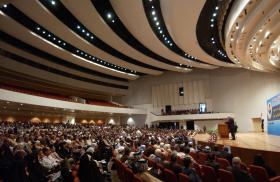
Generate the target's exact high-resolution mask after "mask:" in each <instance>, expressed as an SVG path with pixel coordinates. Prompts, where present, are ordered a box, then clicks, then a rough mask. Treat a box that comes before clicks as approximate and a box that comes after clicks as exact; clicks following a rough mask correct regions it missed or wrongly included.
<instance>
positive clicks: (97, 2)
mask: <svg viewBox="0 0 280 182" xmlns="http://www.w3.org/2000/svg"><path fill="white" fill-rule="evenodd" d="M91 2H92V4H93V5H94V7H95V8H96V10H97V11H98V12H99V15H100V16H101V17H102V18H103V20H104V21H105V22H106V23H107V24H108V26H110V28H111V29H112V30H113V31H114V32H115V33H116V34H117V35H118V36H119V37H120V38H122V39H123V40H124V41H126V42H127V43H128V44H129V45H131V46H132V47H134V48H135V49H137V50H138V51H139V52H142V53H143V54H145V55H146V56H149V57H151V58H153V59H156V60H157V61H160V62H163V63H167V64H170V65H172V66H180V67H182V68H190V66H188V65H182V64H181V65H178V63H176V62H173V61H171V60H168V59H166V58H164V57H162V56H160V55H158V54H156V53H155V52H153V51H151V50H150V49H148V48H147V47H145V46H144V45H143V44H142V43H141V42H140V41H139V40H138V39H136V38H135V37H134V36H133V35H132V34H131V33H130V32H129V31H128V30H127V28H126V27H125V26H124V24H123V23H122V21H121V20H120V19H119V17H118V15H117V14H116V12H115V11H114V9H113V7H112V5H111V3H110V1H109V0H91Z"/></svg>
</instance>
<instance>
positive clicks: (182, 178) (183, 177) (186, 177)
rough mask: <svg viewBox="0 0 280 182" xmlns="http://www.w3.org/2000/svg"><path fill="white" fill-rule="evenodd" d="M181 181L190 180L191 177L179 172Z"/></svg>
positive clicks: (186, 181) (187, 181)
mask: <svg viewBox="0 0 280 182" xmlns="http://www.w3.org/2000/svg"><path fill="white" fill-rule="evenodd" d="M179 182H189V177H188V176H187V175H185V174H183V173H179Z"/></svg>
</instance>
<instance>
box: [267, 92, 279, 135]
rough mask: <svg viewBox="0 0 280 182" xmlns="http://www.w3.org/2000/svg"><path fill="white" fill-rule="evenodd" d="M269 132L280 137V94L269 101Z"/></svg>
mask: <svg viewBox="0 0 280 182" xmlns="http://www.w3.org/2000/svg"><path fill="white" fill-rule="evenodd" d="M267 131H268V134H271V135H279V136H280V93H279V94H278V95H276V96H274V97H272V98H271V99H269V100H267Z"/></svg>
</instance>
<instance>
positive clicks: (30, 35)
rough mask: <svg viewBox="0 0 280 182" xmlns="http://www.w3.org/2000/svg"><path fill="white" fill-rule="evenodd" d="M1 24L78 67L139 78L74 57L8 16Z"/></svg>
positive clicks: (28, 42) (21, 38)
mask: <svg viewBox="0 0 280 182" xmlns="http://www.w3.org/2000/svg"><path fill="white" fill-rule="evenodd" d="M0 22H1V24H3V25H6V26H2V27H1V29H2V30H3V31H4V32H9V34H10V35H12V36H13V37H15V38H17V39H19V40H21V41H23V42H26V43H27V44H30V45H33V46H34V47H36V48H38V49H40V50H44V51H46V52H49V53H52V54H53V55H57V56H58V57H59V58H61V59H64V60H67V61H69V62H72V63H74V64H76V65H81V66H84V67H86V68H90V69H93V70H96V71H100V72H103V73H107V74H108V73H109V74H110V75H114V76H118V77H122V78H127V79H136V78H137V77H138V76H136V75H130V74H126V73H120V72H116V71H112V70H110V69H107V68H105V67H104V68H103V67H98V66H97V65H96V64H94V63H92V62H89V61H88V60H86V59H83V58H82V57H78V56H73V54H72V53H70V52H68V51H66V50H64V49H62V48H60V47H58V46H56V45H55V44H53V43H51V42H50V41H47V40H45V39H43V38H41V37H40V36H39V35H37V34H36V33H34V32H32V31H30V30H28V29H27V28H25V27H24V26H22V25H21V24H19V23H17V22H16V21H14V20H13V19H11V18H9V17H7V16H0Z"/></svg>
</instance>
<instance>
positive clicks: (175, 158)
mask: <svg viewBox="0 0 280 182" xmlns="http://www.w3.org/2000/svg"><path fill="white" fill-rule="evenodd" d="M177 157H178V156H177V152H176V151H174V152H172V153H171V157H170V161H171V162H176V161H177Z"/></svg>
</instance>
